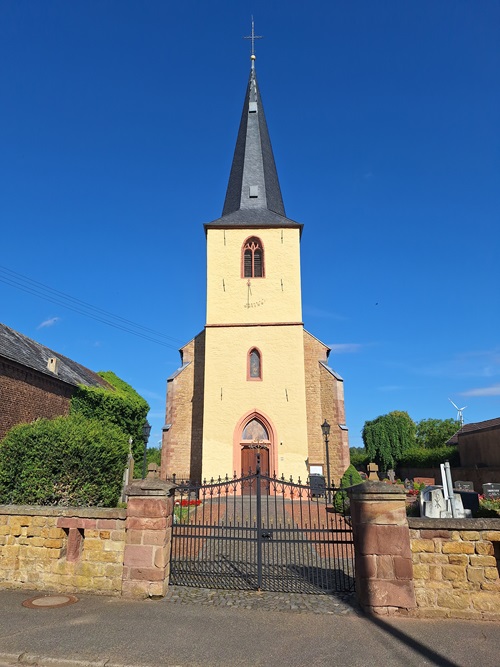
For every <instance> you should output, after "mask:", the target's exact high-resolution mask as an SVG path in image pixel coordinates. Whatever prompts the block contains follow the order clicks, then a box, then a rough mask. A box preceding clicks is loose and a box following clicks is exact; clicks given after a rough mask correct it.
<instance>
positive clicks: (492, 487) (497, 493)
mask: <svg viewBox="0 0 500 667" xmlns="http://www.w3.org/2000/svg"><path fill="white" fill-rule="evenodd" d="M483 494H484V496H485V498H500V484H498V483H496V482H488V484H483Z"/></svg>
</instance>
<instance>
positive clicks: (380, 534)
mask: <svg viewBox="0 0 500 667" xmlns="http://www.w3.org/2000/svg"><path fill="white" fill-rule="evenodd" d="M348 493H349V497H350V500H351V516H352V528H353V539H354V549H355V559H356V569H355V571H356V594H357V597H358V600H359V603H360V605H361V607H362V608H363V609H364V610H365V611H367V612H371V613H375V614H393V613H408V610H410V609H413V608H415V607H416V602H415V591H414V586H413V566H412V560H411V551H410V529H409V527H408V520H407V518H406V502H405V493H404V490H403V489H401V488H400V487H399V486H393V485H391V484H385V483H383V482H375V481H367V482H364V483H363V484H358V485H357V486H353V487H351V488H350V489H349V490H348Z"/></svg>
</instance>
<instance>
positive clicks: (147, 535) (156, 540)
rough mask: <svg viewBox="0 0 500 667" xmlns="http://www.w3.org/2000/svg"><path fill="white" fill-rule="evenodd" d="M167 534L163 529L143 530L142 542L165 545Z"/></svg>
mask: <svg viewBox="0 0 500 667" xmlns="http://www.w3.org/2000/svg"><path fill="white" fill-rule="evenodd" d="M165 538H166V535H165V533H164V532H163V531H162V530H143V531H142V544H154V545H160V546H163V545H164V544H165Z"/></svg>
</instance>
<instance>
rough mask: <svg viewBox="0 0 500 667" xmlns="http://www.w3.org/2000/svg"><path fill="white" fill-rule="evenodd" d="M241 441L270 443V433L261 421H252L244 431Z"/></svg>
mask: <svg viewBox="0 0 500 667" xmlns="http://www.w3.org/2000/svg"><path fill="white" fill-rule="evenodd" d="M241 440H242V441H246V440H249V441H250V442H261V441H265V442H269V433H268V432H267V429H266V427H265V426H264V424H263V423H262V422H261V421H260V420H259V419H251V420H250V421H249V422H248V424H247V425H246V426H245V428H244V429H243V432H242V434H241Z"/></svg>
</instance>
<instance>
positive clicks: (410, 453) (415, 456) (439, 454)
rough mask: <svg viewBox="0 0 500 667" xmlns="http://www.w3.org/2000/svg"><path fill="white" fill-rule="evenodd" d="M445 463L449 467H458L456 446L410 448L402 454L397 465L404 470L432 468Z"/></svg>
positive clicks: (458, 459)
mask: <svg viewBox="0 0 500 667" xmlns="http://www.w3.org/2000/svg"><path fill="white" fill-rule="evenodd" d="M445 461H449V462H450V465H451V466H459V465H460V455H459V452H458V447H457V446H456V445H445V446H444V447H435V448H433V449H424V448H423V447H422V448H420V447H418V448H417V447H412V448H411V449H407V450H406V451H405V452H403V455H402V456H401V458H400V459H399V463H398V465H399V466H400V467H404V468H434V467H436V466H439V465H440V464H441V463H444V462H445Z"/></svg>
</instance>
